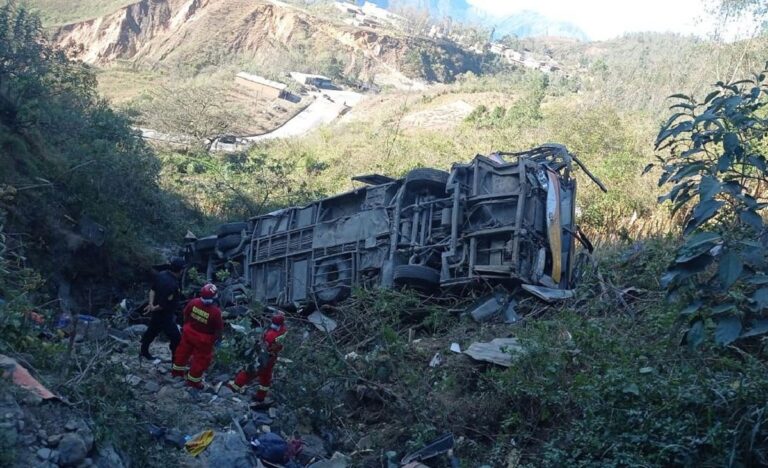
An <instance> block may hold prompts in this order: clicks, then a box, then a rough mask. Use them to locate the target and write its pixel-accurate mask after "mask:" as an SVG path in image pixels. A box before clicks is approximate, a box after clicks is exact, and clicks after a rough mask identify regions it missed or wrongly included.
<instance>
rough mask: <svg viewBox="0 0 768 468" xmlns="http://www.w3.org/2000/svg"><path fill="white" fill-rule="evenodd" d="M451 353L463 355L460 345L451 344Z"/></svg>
mask: <svg viewBox="0 0 768 468" xmlns="http://www.w3.org/2000/svg"><path fill="white" fill-rule="evenodd" d="M451 351H453V352H454V353H459V354H461V346H459V344H458V343H451Z"/></svg>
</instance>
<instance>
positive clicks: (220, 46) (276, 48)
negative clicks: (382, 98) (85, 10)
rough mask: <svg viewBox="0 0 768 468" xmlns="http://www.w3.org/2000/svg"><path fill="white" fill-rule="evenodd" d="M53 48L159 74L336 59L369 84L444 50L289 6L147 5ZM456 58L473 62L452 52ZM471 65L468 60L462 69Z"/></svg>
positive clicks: (79, 27)
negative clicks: (413, 55) (416, 55)
mask: <svg viewBox="0 0 768 468" xmlns="http://www.w3.org/2000/svg"><path fill="white" fill-rule="evenodd" d="M53 40H54V41H55V42H56V43H58V44H59V45H60V46H63V47H65V48H66V49H67V50H68V51H69V53H70V55H71V56H72V57H74V58H78V59H81V60H84V61H86V62H88V63H93V64H98V65H105V64H109V63H111V62H114V61H116V60H131V61H137V62H140V63H142V64H148V65H151V66H158V67H165V66H176V65H185V66H191V67H194V68H198V69H199V68H203V67H205V66H212V65H213V66H215V65H220V64H222V63H226V62H227V61H231V60H232V59H234V60H239V61H243V60H244V61H253V62H256V63H269V64H270V65H272V67H271V68H272V69H275V68H279V63H276V62H280V61H281V60H283V61H285V58H286V57H287V56H289V55H297V54H298V55H304V56H310V57H311V56H313V55H316V54H318V53H328V52H329V51H332V53H334V54H336V55H337V56H339V55H340V56H342V57H343V58H344V59H345V60H344V61H343V62H344V65H345V67H346V70H345V71H346V73H347V74H348V75H349V74H352V75H356V76H358V77H360V78H367V77H370V76H372V75H373V74H375V73H376V72H382V71H386V72H389V73H391V72H392V70H393V69H395V70H400V69H401V65H402V61H403V58H404V57H405V55H406V54H407V53H408V52H409V51H410V50H420V49H421V48H423V47H432V48H434V47H438V48H440V47H442V46H441V45H439V44H436V43H433V42H430V41H429V40H427V39H420V38H413V37H406V36H404V35H400V34H399V33H397V32H396V31H392V30H384V29H381V30H370V29H364V28H358V27H354V26H349V25H346V24H344V23H342V22H332V21H328V20H325V19H321V18H319V17H317V16H314V15H312V14H311V13H309V12H307V11H305V10H302V9H299V8H296V7H293V6H291V5H287V4H284V3H281V2H268V1H253V0H141V1H139V2H136V3H134V4H131V5H128V6H126V7H124V8H121V9H120V10H118V11H116V12H114V13H112V14H109V15H106V16H103V17H100V18H95V19H92V20H88V21H84V22H79V23H74V24H70V25H66V26H62V27H60V28H58V29H57V30H56V31H54V33H53ZM450 53H451V54H456V53H458V54H460V55H461V54H469V53H468V52H464V51H460V50H459V51H458V52H457V50H455V48H451V51H450ZM464 62H466V63H470V62H472V61H471V60H460V61H459V62H458V63H464Z"/></svg>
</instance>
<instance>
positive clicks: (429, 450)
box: [400, 432, 454, 465]
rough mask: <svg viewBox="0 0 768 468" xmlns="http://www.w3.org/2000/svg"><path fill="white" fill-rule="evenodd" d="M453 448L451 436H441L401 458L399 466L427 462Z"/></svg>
mask: <svg viewBox="0 0 768 468" xmlns="http://www.w3.org/2000/svg"><path fill="white" fill-rule="evenodd" d="M453 446H454V440H453V434H452V433H450V432H449V433H447V434H443V435H441V436H440V437H438V438H437V439H435V440H433V441H432V442H430V443H428V444H427V445H425V446H424V447H423V448H421V449H419V450H417V451H415V452H412V453H409V454H408V455H406V456H405V457H403V459H402V460H400V464H402V465H407V464H409V463H412V462H416V461H424V460H429V459H430V458H434V457H436V456H438V455H440V454H443V453H447V452H448V451H449V450H451V449H452V448H453Z"/></svg>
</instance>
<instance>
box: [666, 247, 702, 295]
mask: <svg viewBox="0 0 768 468" xmlns="http://www.w3.org/2000/svg"><path fill="white" fill-rule="evenodd" d="M713 261H714V258H713V257H712V256H711V255H700V256H698V257H696V258H694V259H693V260H691V261H689V262H685V263H676V264H674V266H671V267H669V268H668V269H667V271H665V272H664V274H663V275H662V276H661V279H660V282H661V287H662V288H664V289H667V288H669V286H671V285H672V284H676V283H679V282H681V281H683V280H686V279H688V278H690V277H692V276H694V275H696V274H697V273H701V272H702V271H704V270H705V269H706V268H707V267H708V266H709V265H710V264H711V263H712V262H713Z"/></svg>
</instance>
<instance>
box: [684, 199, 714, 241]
mask: <svg viewBox="0 0 768 468" xmlns="http://www.w3.org/2000/svg"><path fill="white" fill-rule="evenodd" d="M721 206H723V202H721V201H719V200H706V201H703V202H701V203H699V204H698V205H696V208H694V209H693V215H692V217H691V220H690V221H689V222H688V225H686V226H685V232H684V234H685V235H688V234H690V233H691V232H693V231H694V230H696V228H698V227H699V226H701V225H702V224H704V223H705V222H707V221H708V220H709V219H710V218H712V217H713V216H714V215H715V214H716V213H717V210H719V209H720V207H721Z"/></svg>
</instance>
